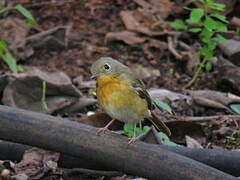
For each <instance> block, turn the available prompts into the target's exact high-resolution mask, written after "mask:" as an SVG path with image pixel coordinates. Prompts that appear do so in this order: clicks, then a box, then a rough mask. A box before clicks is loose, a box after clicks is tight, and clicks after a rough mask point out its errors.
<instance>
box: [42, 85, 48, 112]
mask: <svg viewBox="0 0 240 180" xmlns="http://www.w3.org/2000/svg"><path fill="white" fill-rule="evenodd" d="M46 90H47V84H46V81H43V82H42V98H41V104H42V109H43V110H44V111H45V112H47V111H48V106H47V102H46Z"/></svg>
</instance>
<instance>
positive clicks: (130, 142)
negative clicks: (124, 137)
mask: <svg viewBox="0 0 240 180" xmlns="http://www.w3.org/2000/svg"><path fill="white" fill-rule="evenodd" d="M137 140H138V138H137V137H133V138H129V141H128V145H130V144H133V143H135V142H136V141H137Z"/></svg>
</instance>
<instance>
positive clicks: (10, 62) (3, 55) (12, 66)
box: [0, 50, 17, 73]
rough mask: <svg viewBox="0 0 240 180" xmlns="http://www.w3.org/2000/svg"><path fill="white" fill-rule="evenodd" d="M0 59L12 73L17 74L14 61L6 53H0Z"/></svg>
mask: <svg viewBox="0 0 240 180" xmlns="http://www.w3.org/2000/svg"><path fill="white" fill-rule="evenodd" d="M0 56H1V58H2V59H3V60H4V61H5V63H7V65H8V67H9V68H10V70H11V71H12V72H13V73H17V63H16V59H15V58H14V57H13V56H12V55H11V54H10V53H9V52H8V50H7V51H5V52H3V53H0Z"/></svg>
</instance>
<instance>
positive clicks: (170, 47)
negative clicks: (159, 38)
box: [168, 36, 182, 59]
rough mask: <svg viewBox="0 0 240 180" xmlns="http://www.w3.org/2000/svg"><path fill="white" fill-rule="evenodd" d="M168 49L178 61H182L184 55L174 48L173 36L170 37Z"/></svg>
mask: <svg viewBox="0 0 240 180" xmlns="http://www.w3.org/2000/svg"><path fill="white" fill-rule="evenodd" d="M168 49H169V51H170V52H171V53H172V54H173V55H174V56H175V57H176V58H177V59H182V55H180V54H179V53H178V52H177V50H176V49H175V48H174V47H173V40H172V37H171V36H168Z"/></svg>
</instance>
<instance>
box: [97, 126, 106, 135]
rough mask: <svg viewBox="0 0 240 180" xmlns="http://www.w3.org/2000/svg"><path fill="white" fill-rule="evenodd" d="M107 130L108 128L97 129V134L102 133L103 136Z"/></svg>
mask: <svg viewBox="0 0 240 180" xmlns="http://www.w3.org/2000/svg"><path fill="white" fill-rule="evenodd" d="M108 130H109V129H108V128H105V127H104V128H98V130H97V134H101V133H103V134H105V133H106V132H107V131H108Z"/></svg>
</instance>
